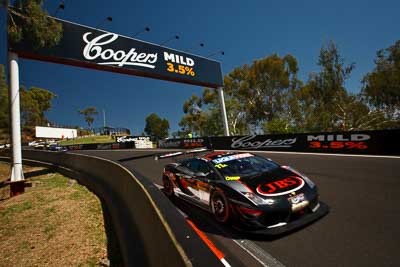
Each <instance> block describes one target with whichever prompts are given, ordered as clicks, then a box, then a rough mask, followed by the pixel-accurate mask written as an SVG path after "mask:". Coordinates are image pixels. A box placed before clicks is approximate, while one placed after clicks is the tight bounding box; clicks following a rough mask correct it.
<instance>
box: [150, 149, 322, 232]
mask: <svg viewBox="0 0 400 267" xmlns="http://www.w3.org/2000/svg"><path fill="white" fill-rule="evenodd" d="M198 151H201V149H200V150H198ZM195 152H196V151H195ZM182 154H186V153H185V152H175V153H170V154H166V155H163V156H159V157H158V159H162V158H167V157H176V156H179V155H182ZM162 180H163V184H164V192H165V194H166V195H167V196H169V197H179V198H182V199H184V200H186V201H189V202H191V203H193V204H195V205H197V206H199V207H201V208H204V209H206V210H208V211H210V212H211V213H212V214H213V215H214V217H215V219H216V220H217V221H218V222H220V223H231V222H232V223H234V225H240V228H241V229H245V230H246V231H252V232H263V233H266V234H279V233H282V232H286V231H290V230H292V229H295V228H298V227H301V226H304V225H306V224H308V223H310V222H312V221H315V220H317V219H318V218H320V217H322V216H324V215H325V214H327V213H328V211H329V208H328V206H327V205H325V204H324V203H322V202H320V201H319V195H318V190H317V186H316V185H315V184H314V183H313V182H312V181H311V180H310V179H309V178H307V177H306V176H305V175H303V174H301V173H299V172H298V171H296V170H294V169H293V168H291V167H289V166H281V165H279V164H277V163H275V162H273V161H272V160H271V159H268V158H264V157H261V156H257V155H254V154H252V153H240V152H235V153H228V152H209V153H206V154H204V155H201V156H200V155H197V156H195V155H193V157H190V158H185V159H182V160H178V161H176V162H173V163H170V164H167V165H166V166H165V168H164V172H163V176H162Z"/></svg>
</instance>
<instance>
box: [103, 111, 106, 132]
mask: <svg viewBox="0 0 400 267" xmlns="http://www.w3.org/2000/svg"><path fill="white" fill-rule="evenodd" d="M103 128H106V111H105V110H104V109H103Z"/></svg>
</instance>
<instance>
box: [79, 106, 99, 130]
mask: <svg viewBox="0 0 400 267" xmlns="http://www.w3.org/2000/svg"><path fill="white" fill-rule="evenodd" d="M78 112H79V114H80V115H83V117H84V118H85V121H86V123H87V124H88V127H89V129H91V128H92V125H93V122H94V116H95V115H97V114H99V112H98V111H97V110H96V107H87V108H85V109H82V110H78Z"/></svg>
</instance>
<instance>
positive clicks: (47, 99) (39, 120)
mask: <svg viewBox="0 0 400 267" xmlns="http://www.w3.org/2000/svg"><path fill="white" fill-rule="evenodd" d="M20 95H21V121H22V124H23V125H25V126H38V125H46V124H47V123H48V122H49V121H48V120H47V118H46V116H45V112H47V111H49V110H50V109H51V101H52V100H53V98H55V97H56V95H55V94H54V93H52V92H50V91H48V90H46V89H42V88H38V87H31V88H30V89H29V90H26V89H25V88H23V87H22V88H21V89H20Z"/></svg>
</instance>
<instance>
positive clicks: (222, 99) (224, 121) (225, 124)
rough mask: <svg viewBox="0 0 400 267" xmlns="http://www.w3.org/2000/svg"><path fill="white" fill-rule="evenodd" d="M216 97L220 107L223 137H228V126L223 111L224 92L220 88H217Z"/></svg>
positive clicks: (224, 110) (224, 111)
mask: <svg viewBox="0 0 400 267" xmlns="http://www.w3.org/2000/svg"><path fill="white" fill-rule="evenodd" d="M218 96H219V103H220V105H221V115H222V122H223V124H224V135H225V136H229V125H228V118H227V116H226V109H225V100H224V90H223V88H222V87H219V88H218Z"/></svg>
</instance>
